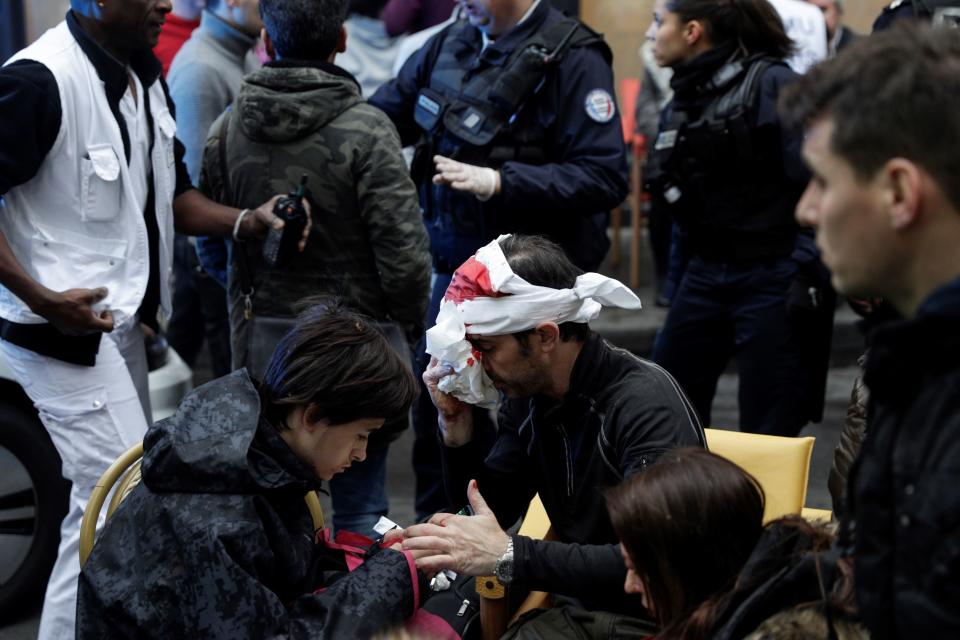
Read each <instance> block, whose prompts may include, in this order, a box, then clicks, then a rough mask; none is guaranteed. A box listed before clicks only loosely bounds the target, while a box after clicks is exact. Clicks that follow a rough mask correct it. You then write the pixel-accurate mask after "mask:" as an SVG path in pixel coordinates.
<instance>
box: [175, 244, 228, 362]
mask: <svg viewBox="0 0 960 640" xmlns="http://www.w3.org/2000/svg"><path fill="white" fill-rule="evenodd" d="M173 272H174V276H173V277H174V283H173V314H172V316H171V317H170V324H169V325H168V326H167V341H168V342H169V343H170V346H172V347H173V348H174V349H175V350H176V351H177V353H178V354H179V355H180V357H181V358H183V361H184V362H186V363H187V365H189V366H190V367H193V366H194V364H195V363H196V360H197V355H198V354H199V353H200V349H202V348H203V343H204V340H206V343H207V348H208V349H209V350H210V366H211V369H212V371H211V373H212V374H213V377H214V378H219V377H220V376H225V375H227V374H228V373H230V371H231V367H230V318H229V316H228V315H227V292H226V290H225V289H224V288H223V287H221V286H220V285H219V284H218V283H217V282H216V281H215V280H214V279H213V278H211V277H210V276H208V275H207V274H206V273H204V271H203V270H202V269H201V268H200V261H199V260H198V259H197V252H196V251H195V250H194V248H193V246H191V245H190V242H189V240H188V239H187V237H186V236H183V235H180V234H177V236H176V239H175V240H174V249H173Z"/></svg>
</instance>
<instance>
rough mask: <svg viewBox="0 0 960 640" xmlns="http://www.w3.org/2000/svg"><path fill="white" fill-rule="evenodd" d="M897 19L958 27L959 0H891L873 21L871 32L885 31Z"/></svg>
mask: <svg viewBox="0 0 960 640" xmlns="http://www.w3.org/2000/svg"><path fill="white" fill-rule="evenodd" d="M898 20H922V21H925V22H929V23H931V24H933V25H934V26H943V27H951V28H954V29H956V28H960V0H893V2H891V3H890V4H888V5H887V6H886V7H884V8H883V11H881V12H880V15H879V16H877V19H876V20H875V21H874V23H873V32H874V33H877V32H878V31H886V30H887V29H889V28H891V27H892V26H893V25H894V24H895V23H896V22H897V21H898Z"/></svg>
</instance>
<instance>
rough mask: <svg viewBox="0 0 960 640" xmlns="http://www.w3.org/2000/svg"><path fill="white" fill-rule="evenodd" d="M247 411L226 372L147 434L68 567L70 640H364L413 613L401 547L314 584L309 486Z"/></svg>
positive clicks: (244, 396)
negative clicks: (74, 588)
mask: <svg viewBox="0 0 960 640" xmlns="http://www.w3.org/2000/svg"><path fill="white" fill-rule="evenodd" d="M259 414H260V401H259V396H258V394H257V390H256V389H255V388H254V386H253V384H252V383H251V381H250V378H249V377H248V376H247V373H246V371H245V370H239V371H235V372H234V373H232V374H230V375H228V376H225V377H223V378H220V379H218V380H214V381H212V382H210V383H208V384H206V385H203V386H202V387H200V388H198V389H197V390H196V391H194V392H192V393H191V394H190V395H188V396H187V397H186V398H185V399H184V400H183V402H182V403H181V405H180V408H179V409H178V410H177V413H176V414H174V415H173V416H172V417H171V418H169V419H168V420H163V421H160V422H158V423H157V424H156V425H154V426H153V427H152V428H151V429H150V431H148V432H147V435H146V437H145V438H144V456H143V465H142V474H143V481H142V482H141V483H140V484H139V485H137V486H136V488H135V489H134V490H133V492H132V493H131V494H130V495H129V496H128V497H127V498H126V500H124V502H123V503H122V504H121V505H120V507H119V508H118V509H117V511H116V513H115V514H114V515H113V517H112V518H111V519H110V521H109V522H108V523H107V525H106V527H105V528H104V530H103V533H102V534H101V535H100V538H99V539H98V540H97V543H96V545H94V547H93V551H92V553H91V554H90V557H89V558H88V560H87V563H86V564H85V565H84V567H83V571H82V572H81V575H80V583H79V589H78V595H77V637H79V638H164V639H166V638H225V639H226V638H230V639H231V640H233V639H237V638H251V639H254V638H256V639H258V640H259V639H262V638H311V639H314V640H317V639H325V638H337V639H339V638H366V637H369V636H370V635H372V634H373V633H375V632H377V631H380V630H383V629H386V628H390V627H393V626H395V625H397V624H400V623H401V622H402V621H403V619H404V618H406V617H408V616H410V615H411V614H412V613H413V612H414V611H415V609H416V608H417V607H418V606H419V601H418V598H419V596H418V593H419V582H418V580H419V577H418V574H417V572H416V569H415V568H414V566H413V559H412V557H411V556H409V555H408V554H407V553H406V552H403V553H401V552H397V551H388V550H383V551H380V552H379V553H377V554H376V555H374V556H373V557H372V558H370V559H369V560H367V561H366V562H365V563H364V564H363V565H361V566H360V567H359V568H358V569H356V570H354V571H353V572H351V573H350V574H349V575H346V576H343V577H341V578H340V579H339V580H336V581H335V582H333V584H322V581H317V580H316V578H317V577H322V576H323V573H322V572H316V571H313V570H312V567H315V566H317V565H316V559H317V555H318V553H319V552H318V550H317V549H316V546H315V544H314V529H313V522H312V520H311V517H310V514H309V512H308V510H307V507H306V504H305V502H304V495H305V494H306V492H307V491H308V490H315V489H317V488H319V484H320V481H319V480H318V479H317V478H316V476H315V475H314V474H313V472H312V470H311V469H310V468H309V467H308V466H307V465H305V464H304V463H303V462H301V461H300V460H299V459H298V458H297V457H296V456H295V455H294V454H293V452H292V451H291V450H290V448H289V447H287V445H286V443H285V442H284V441H283V439H282V438H281V437H280V435H279V433H278V432H277V429H276V427H274V426H272V425H270V424H268V423H267V422H265V421H264V420H263V419H261V418H260V417H259ZM320 587H327V588H326V590H324V591H322V592H321V593H313V591H314V590H315V589H317V588H320Z"/></svg>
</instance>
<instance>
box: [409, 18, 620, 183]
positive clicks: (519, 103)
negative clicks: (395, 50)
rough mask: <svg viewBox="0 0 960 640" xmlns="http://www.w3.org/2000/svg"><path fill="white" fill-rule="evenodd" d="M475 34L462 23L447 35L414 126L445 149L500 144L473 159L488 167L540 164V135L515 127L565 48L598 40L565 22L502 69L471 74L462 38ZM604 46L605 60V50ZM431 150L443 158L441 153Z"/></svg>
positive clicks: (600, 41)
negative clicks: (520, 161) (442, 139)
mask: <svg viewBox="0 0 960 640" xmlns="http://www.w3.org/2000/svg"><path fill="white" fill-rule="evenodd" d="M473 29H475V27H472V26H471V25H470V23H469V22H468V21H466V20H461V21H459V22H457V23H455V24H454V25H453V26H451V27H450V29H449V30H448V32H447V34H446V35H445V38H444V43H443V46H442V47H441V49H440V53H439V55H438V57H437V61H436V63H435V65H434V67H433V73H432V74H431V76H430V85H429V86H428V87H426V88H424V89H423V90H421V91H420V94H419V95H418V96H417V104H416V107H415V111H414V118H415V120H416V122H417V124H419V125H420V127H421V128H422V129H423V130H424V132H425V133H426V134H427V136H428V137H433V138H436V137H438V136H440V135H442V134H447V135H448V136H449V137H452V138H453V139H451V140H450V141H449V142H448V143H447V145H443V146H450V147H453V148H455V149H461V148H462V147H464V146H467V145H469V146H471V147H476V148H478V150H480V149H479V148H481V147H488V146H489V145H491V144H492V143H494V142H496V143H502V144H503V145H504V147H502V148H498V147H493V148H488V149H486V150H480V151H481V153H480V154H477V153H472V154H471V155H473V156H477V155H480V156H482V158H483V159H484V160H487V162H485V163H484V164H486V165H488V166H499V165H501V164H503V163H504V162H506V161H507V160H513V159H520V158H529V159H527V160H526V161H531V160H532V159H533V158H531V156H539V157H540V158H541V161H542V155H543V154H542V151H541V149H540V145H539V144H538V143H540V142H541V136H542V132H539V131H538V132H534V131H530V130H529V129H521V128H519V127H515V126H513V125H515V124H516V123H517V119H518V117H519V116H520V113H521V111H522V109H523V107H524V105H525V104H526V102H528V101H529V100H530V99H531V98H532V97H533V96H534V95H535V94H536V93H537V92H538V91H539V90H540V88H541V87H543V85H544V83H545V82H546V81H547V75H548V73H549V71H550V70H551V69H552V68H554V67H555V66H556V64H557V63H558V62H559V61H560V60H561V59H562V58H563V55H564V53H565V52H566V50H567V49H568V48H569V47H584V46H591V45H596V44H603V39H602V37H601V36H600V35H599V34H597V33H595V32H593V31H592V30H590V29H589V28H588V27H586V26H584V25H583V24H581V23H580V22H579V21H577V20H574V19H572V18H566V19H564V20H561V21H560V22H558V23H556V24H554V25H553V26H551V27H549V28H547V29H544V30H542V31H540V32H538V33H535V34H533V35H532V36H531V37H530V38H528V39H527V40H525V41H524V42H522V43H521V44H519V45H518V46H517V47H516V48H515V49H514V50H513V51H512V52H511V53H510V55H509V56H508V58H507V60H506V62H505V63H504V64H503V65H493V64H490V65H486V66H485V67H484V68H481V69H479V70H478V71H477V72H475V73H471V72H470V71H471V70H470V68H469V67H470V66H471V63H473V62H474V60H472V59H470V58H471V57H472V56H474V53H473V51H472V49H470V48H469V47H468V46H466V45H465V42H464V38H462V36H467V34H468V33H469V32H470V31H471V30H473ZM603 46H604V49H605V55H607V57H608V60H609V49H607V48H606V45H603ZM435 150H436V151H437V152H440V153H442V150H441V149H439V148H438V149H435ZM491 152H492V153H491ZM491 156H493V157H491ZM458 159H461V160H463V161H465V162H469V160H466V159H464V158H458ZM491 161H492V162H491Z"/></svg>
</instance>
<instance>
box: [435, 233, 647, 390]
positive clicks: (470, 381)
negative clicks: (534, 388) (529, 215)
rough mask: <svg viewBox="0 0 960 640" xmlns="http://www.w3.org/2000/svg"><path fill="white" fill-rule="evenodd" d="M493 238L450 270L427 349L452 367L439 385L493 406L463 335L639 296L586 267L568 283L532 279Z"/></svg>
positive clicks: (596, 309)
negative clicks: (559, 286) (559, 284)
mask: <svg viewBox="0 0 960 640" xmlns="http://www.w3.org/2000/svg"><path fill="white" fill-rule="evenodd" d="M506 237H508V236H500V237H499V238H497V240H495V241H493V242H491V243H490V244H488V245H487V246H485V247H483V248H481V249H480V250H479V251H477V253H476V254H475V255H474V256H473V257H471V258H470V259H469V260H467V261H466V262H464V263H463V264H462V265H461V266H460V268H459V269H457V270H456V272H455V273H454V274H453V279H452V280H451V282H450V286H449V287H447V292H446V294H445V295H444V297H443V302H441V303H440V312H439V313H438V314H437V323H436V325H434V326H433V328H431V329H430V330H429V331H427V353H429V354H430V355H432V356H434V357H435V358H436V359H437V360H438V361H439V362H440V364H441V365H449V366H451V367H452V368H453V370H454V373H453V374H452V375H449V376H446V377H445V378H442V379H441V380H440V384H439V388H440V390H441V391H443V392H444V393H450V394H453V395H454V396H456V397H457V398H459V399H460V400H463V401H464V402H469V403H470V404H477V405H481V406H493V405H494V404H496V401H497V397H498V394H497V391H496V389H495V388H494V386H493V383H492V382H491V381H490V379H489V378H488V377H487V376H486V374H485V373H484V372H483V367H482V366H481V363H480V354H479V353H476V352H475V351H474V350H473V347H472V346H471V345H470V343H469V342H468V341H467V340H466V336H467V333H468V332H469V333H470V335H473V336H495V335H504V334H509V333H518V332H520V331H526V330H527V329H533V328H534V327H536V326H537V325H539V324H540V323H542V322H555V323H557V324H560V323H562V322H589V321H591V320H593V319H594V318H596V317H597V316H598V315H600V309H601V308H602V307H604V306H608V307H620V308H623V309H639V308H640V299H639V298H637V296H636V294H634V293H633V291H631V290H630V289H629V288H627V287H626V286H625V285H623V284H622V283H620V282H618V281H617V280H614V279H613V278H608V277H606V276H604V275H600V274H599V273H584V274H582V275H581V276H579V277H578V278H577V280H576V283H575V284H574V286H573V288H572V289H553V288H551V287H541V286H537V285H533V284H530V283H529V282H527V281H526V280H524V279H523V278H521V277H520V276H518V275H517V274H515V273H514V272H513V269H511V268H510V265H509V264H507V259H506V257H505V256H504V255H503V251H502V250H501V248H500V240H502V239H503V238H506Z"/></svg>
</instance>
